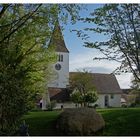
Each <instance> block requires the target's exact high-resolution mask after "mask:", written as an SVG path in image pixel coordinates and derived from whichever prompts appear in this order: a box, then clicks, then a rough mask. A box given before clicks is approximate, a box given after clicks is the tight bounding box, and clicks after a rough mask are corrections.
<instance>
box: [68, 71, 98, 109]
mask: <svg viewBox="0 0 140 140" xmlns="http://www.w3.org/2000/svg"><path fill="white" fill-rule="evenodd" d="M93 78H94V77H92V75H91V74H90V73H88V72H87V71H85V70H84V71H83V72H80V71H79V72H77V73H72V74H71V77H70V82H71V88H72V89H73V92H72V94H71V99H72V101H73V102H74V103H78V104H81V106H83V105H84V106H85V107H86V106H89V104H90V103H94V102H96V100H97V99H98V97H97V92H96V90H95V87H94V85H93Z"/></svg>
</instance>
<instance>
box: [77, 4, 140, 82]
mask: <svg viewBox="0 0 140 140" xmlns="http://www.w3.org/2000/svg"><path fill="white" fill-rule="evenodd" d="M81 20H83V21H84V22H86V23H91V25H93V26H90V27H87V28H86V29H85V31H91V32H92V33H96V36H98V37H99V38H100V40H99V39H98V40H95V41H94V42H93V41H91V40H90V39H89V38H88V39H89V40H88V41H85V46H86V47H90V48H95V49H96V50H99V51H100V52H101V53H102V54H103V55H104V56H103V57H97V58H94V59H97V60H101V59H107V60H111V61H113V60H115V61H117V62H120V64H121V65H120V67H119V68H117V69H116V72H119V71H123V72H128V71H129V72H132V73H133V74H134V76H135V77H136V79H137V80H138V81H140V77H139V75H140V5H139V4H104V5H102V6H100V8H97V9H95V10H94V12H93V13H91V15H90V17H87V18H82V19H81ZM77 33H78V35H80V36H82V37H85V38H86V39H87V36H88V35H87V33H85V34H84V35H83V34H82V32H81V31H78V32H77ZM92 35H93V36H94V34H92ZM88 37H90V36H88ZM104 37H105V38H106V39H104ZM102 38H103V39H102Z"/></svg>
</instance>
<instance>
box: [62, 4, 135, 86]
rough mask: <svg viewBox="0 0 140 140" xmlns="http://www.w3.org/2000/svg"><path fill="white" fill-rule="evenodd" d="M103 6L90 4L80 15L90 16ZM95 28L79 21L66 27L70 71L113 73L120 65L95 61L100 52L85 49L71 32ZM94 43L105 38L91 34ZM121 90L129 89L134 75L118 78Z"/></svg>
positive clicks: (124, 75)
mask: <svg viewBox="0 0 140 140" xmlns="http://www.w3.org/2000/svg"><path fill="white" fill-rule="evenodd" d="M100 6H102V5H101V4H88V5H87V9H88V10H85V9H83V10H82V11H81V12H80V15H81V16H82V17H83V16H84V17H85V16H89V15H90V13H91V12H93V10H94V9H96V8H98V7H100ZM92 26H95V25H93V23H92V24H87V23H82V22H80V21H78V22H77V23H76V24H74V25H72V24H71V23H69V22H68V24H67V25H65V26H64V28H65V30H64V31H63V35H64V40H65V43H66V46H67V48H68V49H69V51H70V71H76V70H77V69H83V68H85V69H87V70H88V71H91V72H94V73H111V72H112V71H113V70H115V68H116V67H117V66H119V63H117V62H114V61H107V60H103V61H93V57H95V56H102V54H101V53H100V52H98V51H97V50H95V49H91V48H85V47H84V46H83V44H84V43H83V41H82V39H81V38H78V37H77V35H76V34H75V32H70V30H73V29H83V28H84V27H92ZM88 34H89V35H90V37H91V39H90V40H92V41H95V40H104V39H105V37H104V36H100V37H99V36H98V35H96V34H94V33H89V32H88ZM116 77H117V80H118V82H119V85H120V87H121V88H129V86H130V85H131V84H130V78H131V77H132V74H130V73H129V74H121V75H119V76H116Z"/></svg>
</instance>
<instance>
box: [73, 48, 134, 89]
mask: <svg viewBox="0 0 140 140" xmlns="http://www.w3.org/2000/svg"><path fill="white" fill-rule="evenodd" d="M98 56H101V54H100V53H97V51H95V50H92V51H85V53H84V54H78V55H74V54H73V55H70V71H77V69H83V68H85V69H87V70H89V71H91V72H94V73H111V72H113V71H114V70H115V68H116V67H118V66H119V65H120V64H119V63H118V62H115V61H107V60H101V61H93V57H98ZM131 76H132V74H121V75H117V76H116V78H117V80H118V83H119V85H120V87H121V88H129V87H130V78H131Z"/></svg>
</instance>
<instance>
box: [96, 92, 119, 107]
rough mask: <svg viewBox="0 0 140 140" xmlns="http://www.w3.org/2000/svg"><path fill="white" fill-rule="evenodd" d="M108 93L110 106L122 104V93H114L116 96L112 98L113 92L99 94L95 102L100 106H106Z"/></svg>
mask: <svg viewBox="0 0 140 140" xmlns="http://www.w3.org/2000/svg"><path fill="white" fill-rule="evenodd" d="M106 95H108V97H109V106H110V107H120V106H121V94H113V96H114V98H113V99H111V95H112V94H99V96H98V97H99V98H98V100H97V101H96V103H95V104H98V105H99V107H101V108H104V107H105V96H106Z"/></svg>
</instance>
